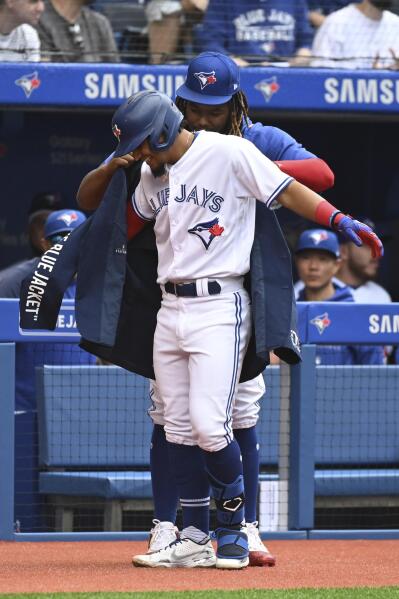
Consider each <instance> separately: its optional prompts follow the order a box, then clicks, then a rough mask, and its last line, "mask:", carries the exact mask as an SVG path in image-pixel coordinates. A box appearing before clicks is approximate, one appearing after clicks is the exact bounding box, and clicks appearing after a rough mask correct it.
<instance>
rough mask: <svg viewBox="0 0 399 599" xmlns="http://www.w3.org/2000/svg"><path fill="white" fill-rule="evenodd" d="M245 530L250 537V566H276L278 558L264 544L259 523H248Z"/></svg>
mask: <svg viewBox="0 0 399 599" xmlns="http://www.w3.org/2000/svg"><path fill="white" fill-rule="evenodd" d="M243 530H244V531H245V532H246V533H247V536H248V549H249V565H250V566H269V567H272V566H275V565H276V558H275V557H274V555H272V554H271V553H270V551H269V550H268V548H267V547H266V545H264V543H263V542H262V539H261V538H260V534H259V528H258V523H257V522H247V523H246V524H245V526H244V527H243Z"/></svg>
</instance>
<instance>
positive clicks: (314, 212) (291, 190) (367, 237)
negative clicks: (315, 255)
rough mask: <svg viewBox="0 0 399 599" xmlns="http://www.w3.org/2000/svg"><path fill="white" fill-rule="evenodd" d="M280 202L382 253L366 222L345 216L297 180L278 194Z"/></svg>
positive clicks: (305, 216) (350, 239)
mask: <svg viewBox="0 0 399 599" xmlns="http://www.w3.org/2000/svg"><path fill="white" fill-rule="evenodd" d="M277 201H278V202H279V204H281V205H282V206H284V207H285V208H288V209H289V210H292V211H293V212H295V213H296V214H299V215H300V216H303V217H304V218H306V219H308V220H312V221H314V222H316V223H318V224H319V225H323V226H324V227H331V229H333V230H334V231H338V232H339V233H341V235H343V236H344V237H346V239H348V240H349V241H352V242H353V243H354V244H355V245H358V246H360V245H363V244H366V245H368V246H370V248H371V251H372V253H373V257H380V256H382V255H383V246H382V243H381V241H380V239H379V238H378V237H377V235H376V234H375V233H374V232H373V231H372V230H371V229H370V227H368V226H367V225H365V224H363V223H361V222H359V221H357V220H354V219H352V218H351V217H350V216H346V215H345V214H343V213H342V212H341V211H340V210H338V209H337V208H335V206H333V205H332V204H330V203H329V202H327V201H326V200H324V199H323V198H322V197H321V196H319V195H318V194H317V193H315V192H314V191H312V190H311V189H308V188H307V187H305V186H304V185H302V184H301V183H298V181H292V182H291V183H290V184H289V185H287V186H286V187H285V188H284V189H283V190H282V191H281V193H280V194H279V195H278V197H277Z"/></svg>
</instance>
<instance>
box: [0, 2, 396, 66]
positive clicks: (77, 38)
mask: <svg viewBox="0 0 399 599" xmlns="http://www.w3.org/2000/svg"><path fill="white" fill-rule="evenodd" d="M398 13H399V0H361V1H360V2H355V3H350V2H348V1H347V0H270V1H268V2H265V0H119V1H114V0H91V1H90V0H67V1H64V0H0V60H2V61H18V60H23V61H26V60H29V61H46V62H48V61H51V62H120V61H124V62H134V63H151V64H160V63H171V62H172V63H179V62H181V63H183V62H187V59H188V58H190V57H192V56H193V55H195V54H198V53H199V52H203V51H207V50H213V51H218V52H224V53H226V54H229V55H230V56H232V57H233V59H234V60H235V61H236V62H237V64H239V65H240V66H246V65H251V64H252V65H279V66H283V65H284V66H310V67H335V68H336V67H339V68H351V69H353V68H389V69H396V68H398V66H399V63H398V58H399V16H398Z"/></svg>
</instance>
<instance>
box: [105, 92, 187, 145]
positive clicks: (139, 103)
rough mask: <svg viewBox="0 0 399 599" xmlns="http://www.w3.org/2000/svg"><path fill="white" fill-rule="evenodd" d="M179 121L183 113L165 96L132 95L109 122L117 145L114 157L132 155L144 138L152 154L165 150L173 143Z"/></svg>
mask: <svg viewBox="0 0 399 599" xmlns="http://www.w3.org/2000/svg"><path fill="white" fill-rule="evenodd" d="M182 120H183V115H182V113H181V112H180V110H179V109H178V108H177V106H175V104H174V103H173V101H172V100H171V99H170V98H169V97H168V96H167V95H166V94H163V93H161V92H158V91H144V92H138V93H136V94H133V96H130V98H129V99H128V100H126V102H125V103H124V104H122V105H121V106H119V108H118V109H117V110H116V112H115V114H114V116H113V119H112V132H113V134H114V135H115V137H116V138H117V139H118V141H119V144H118V146H117V148H116V151H115V154H114V156H115V157H118V156H123V155H124V154H128V153H129V152H133V150H135V149H136V148H138V147H139V145H141V144H142V143H143V141H144V140H145V139H147V138H148V142H149V145H150V148H151V150H153V151H155V152H160V151H161V150H167V149H168V148H170V146H171V145H172V144H173V142H174V141H175V139H176V137H177V134H178V132H179V127H180V124H181V122H182Z"/></svg>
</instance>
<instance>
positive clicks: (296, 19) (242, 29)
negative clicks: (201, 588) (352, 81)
mask: <svg viewBox="0 0 399 599" xmlns="http://www.w3.org/2000/svg"><path fill="white" fill-rule="evenodd" d="M200 36H201V40H199V42H200V43H202V49H203V50H214V51H216V52H223V53H225V54H230V55H231V56H232V57H233V58H234V60H235V61H236V62H237V64H238V65H240V66H247V65H248V64H249V63H250V62H257V63H261V64H269V63H270V62H273V61H274V60H278V59H281V58H284V59H286V60H288V61H290V63H291V64H301V63H302V64H305V63H306V62H307V61H308V59H309V57H310V48H311V45H312V39H313V33H312V28H311V26H310V23H309V20H308V6H307V3H306V0H270V2H267V3H265V2H262V1H261V0H232V1H231V0H210V2H209V5H208V10H207V11H206V13H205V17H204V20H203V23H202V27H201V28H200Z"/></svg>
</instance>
